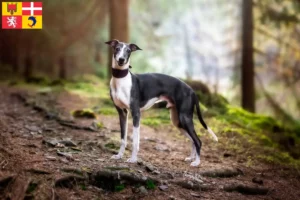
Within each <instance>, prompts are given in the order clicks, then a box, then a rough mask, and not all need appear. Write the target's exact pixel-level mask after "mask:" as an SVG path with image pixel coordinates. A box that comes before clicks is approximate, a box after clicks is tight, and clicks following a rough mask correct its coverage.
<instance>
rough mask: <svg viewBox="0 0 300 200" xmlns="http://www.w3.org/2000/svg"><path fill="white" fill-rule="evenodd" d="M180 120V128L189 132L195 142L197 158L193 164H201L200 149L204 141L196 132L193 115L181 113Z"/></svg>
mask: <svg viewBox="0 0 300 200" xmlns="http://www.w3.org/2000/svg"><path fill="white" fill-rule="evenodd" d="M179 122H180V128H182V129H184V130H185V131H186V132H187V133H188V135H189V137H190V138H191V139H192V141H193V143H194V148H195V152H196V155H195V160H194V161H193V162H192V163H191V166H198V165H199V164H200V150H201V145H202V142H201V140H200V139H199V137H198V136H197V134H196V132H195V129H194V123H193V117H192V115H188V114H180V115H179Z"/></svg>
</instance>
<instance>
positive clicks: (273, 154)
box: [257, 151, 300, 169]
mask: <svg viewBox="0 0 300 200" xmlns="http://www.w3.org/2000/svg"><path fill="white" fill-rule="evenodd" d="M257 158H258V159H260V160H262V161H265V162H268V163H270V164H277V165H282V166H288V167H293V168H296V169H300V160H299V159H294V158H292V157H291V156H290V154H289V153H288V152H280V151H270V152H269V155H267V154H263V155H258V156H257Z"/></svg>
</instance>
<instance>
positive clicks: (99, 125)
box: [95, 122, 104, 129]
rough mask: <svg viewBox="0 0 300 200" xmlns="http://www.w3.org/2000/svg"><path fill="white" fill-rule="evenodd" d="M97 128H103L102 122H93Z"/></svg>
mask: <svg viewBox="0 0 300 200" xmlns="http://www.w3.org/2000/svg"><path fill="white" fill-rule="evenodd" d="M95 124H96V126H97V128H98V129H101V128H104V124H103V123H102V122H96V123H95Z"/></svg>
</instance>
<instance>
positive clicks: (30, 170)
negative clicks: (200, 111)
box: [0, 86, 300, 200]
mask: <svg viewBox="0 0 300 200" xmlns="http://www.w3.org/2000/svg"><path fill="white" fill-rule="evenodd" d="M0 94H1V95H0V199H13V200H14V199H161V200H165V199H233V200H234V199H237V200H240V199H284V200H289V199H295V200H296V199H300V176H299V172H297V171H295V170H293V169H289V168H284V167H281V166H277V165H271V164H266V163H256V164H255V165H251V164H249V163H248V162H247V159H245V158H244V157H243V155H236V154H234V153H232V152H228V151H227V150H226V147H222V146H220V145H217V144H216V143H215V142H214V141H213V140H212V139H211V138H210V137H209V136H208V135H205V136H203V137H202V138H201V139H202V142H203V146H202V152H201V164H200V166H199V167H191V166H190V163H188V162H185V161H184V158H185V157H187V156H188V155H189V154H190V143H189V141H188V140H187V139H186V138H185V137H184V136H182V135H180V133H179V132H178V131H177V130H176V129H175V128H174V127H172V126H171V125H164V126H160V127H157V128H152V127H148V126H143V125H142V126H141V141H140V151H139V159H140V160H141V161H139V163H134V164H131V163H127V162H126V160H127V159H128V158H129V156H130V153H131V151H130V150H131V139H130V136H131V134H130V133H131V131H132V126H131V123H129V131H128V133H129V137H128V148H127V150H126V153H125V156H124V158H123V159H122V160H111V159H110V157H111V156H112V155H113V153H114V152H117V149H118V148H117V146H118V145H119V137H120V136H119V135H120V133H119V123H118V117H117V116H105V115H98V116H97V119H75V120H74V119H72V120H73V122H72V124H76V125H80V126H82V127H83V126H90V125H91V124H92V123H93V121H95V120H96V121H97V122H102V123H103V125H104V128H101V129H99V130H95V131H91V130H83V129H76V128H74V127H68V126H65V125H62V124H61V123H59V121H58V120H57V119H55V118H52V117H51V116H49V113H48V115H46V114H45V112H41V111H40V109H37V108H36V107H34V106H32V105H30V104H29V105H28V103H27V104H26V103H25V102H24V99H23V100H22V99H21V98H20V96H22V95H24V94H26V95H25V96H28V94H29V96H31V97H32V96H33V97H34V96H36V95H37V94H35V93H34V92H29V93H28V91H26V92H25V91H22V90H20V89H16V88H8V87H4V86H1V87H0ZM41 96H43V95H41ZM44 96H45V98H44V99H45V102H43V98H41V100H40V103H41V102H42V103H45V105H46V104H51V105H49V106H50V107H54V108H55V109H57V110H59V113H60V116H61V118H63V119H64V120H69V119H71V117H70V112H71V111H72V110H76V109H82V108H85V107H87V106H86V105H87V104H89V102H87V100H86V99H83V98H82V97H80V96H77V95H74V94H70V93H67V92H62V93H60V94H58V95H54V96H52V97H51V98H50V97H49V96H47V95H44ZM49 99H51V101H49ZM46 100H48V102H47V101H46ZM207 121H208V124H209V119H208V120H207ZM129 122H131V121H129ZM222 139H226V138H222V137H221V138H219V140H222ZM51 140H52V143H54V145H51V144H50V143H51ZM54 140H57V141H71V142H72V143H74V144H75V145H76V146H75V147H71V146H72V144H68V145H67V144H66V143H65V145H63V144H61V143H59V144H57V141H54ZM49 141H50V142H49ZM70 145H71V146H70ZM58 151H59V152H63V154H62V156H60V155H58V153H57V152H58ZM254 153H255V152H254ZM103 169H111V170H112V171H113V172H117V173H118V174H119V173H120V172H123V171H125V172H130V173H131V174H132V173H133V174H138V175H140V176H143V177H148V178H149V180H150V179H151V180H153V183H154V186H153V185H152V186H151V183H152V182H151V181H150V182H146V184H145V185H144V187H143V186H142V185H143V184H141V183H136V184H135V183H133V184H132V183H130V184H127V182H124V184H123V182H121V183H122V184H121V186H120V187H119V188H120V189H119V190H121V191H116V187H115V188H113V189H110V190H109V189H108V188H107V187H105V185H109V184H110V182H109V180H108V181H107V182H104V186H103V185H102V186H101V184H97V183H95V180H92V179H93V177H94V178H95V174H97V172H99V171H102V170H103ZM224 171H225V172H224ZM226 171H227V172H228V171H229V172H230V173H229V175H226ZM231 171H233V172H234V173H231ZM70 176H71V178H69V179H67V181H66V182H67V184H60V183H61V182H60V181H61V180H60V179H61V178H65V177H70ZM72 177H73V178H72ZM74 177H75V178H74ZM103 181H105V180H104V179H103ZM180 181H181V182H182V183H183V184H178V182H180ZM94 183H95V184H94ZM102 183H103V182H102ZM186 185H187V186H186ZM99 186H101V187H99ZM115 186H116V185H115ZM160 186H163V187H161V188H162V189H160V188H159V187H160ZM195 186H199V187H195ZM231 186H239V187H237V188H235V189H236V190H235V191H232V190H230V188H229V189H228V187H231ZM141 187H142V188H141ZM243 187H245V188H246V189H243ZM187 188H190V189H187ZM249 188H250V189H249ZM257 188H259V189H266V191H265V192H262V193H260V192H259V191H260V190H259V189H257ZM144 189H145V190H146V191H145V190H144ZM112 190H114V191H112ZM249 190H250V192H249ZM252 190H254V192H251V191H252ZM245 191H246V192H245ZM247 193H250V194H247Z"/></svg>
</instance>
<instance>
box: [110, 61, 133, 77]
mask: <svg viewBox="0 0 300 200" xmlns="http://www.w3.org/2000/svg"><path fill="white" fill-rule="evenodd" d="M129 63H130V59H129V60H128V62H127V63H126V64H125V65H123V66H119V65H118V62H116V60H115V59H114V58H113V59H112V76H113V78H124V77H126V76H127V74H128V73H129V67H130V65H129Z"/></svg>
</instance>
